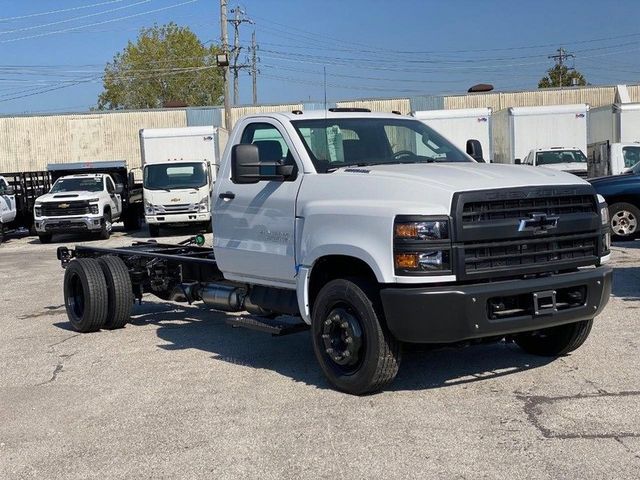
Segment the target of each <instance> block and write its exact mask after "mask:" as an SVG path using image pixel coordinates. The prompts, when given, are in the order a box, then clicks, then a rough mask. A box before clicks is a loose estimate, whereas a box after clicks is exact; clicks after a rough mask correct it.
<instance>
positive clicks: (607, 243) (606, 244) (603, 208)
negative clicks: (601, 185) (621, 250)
mask: <svg viewBox="0 0 640 480" xmlns="http://www.w3.org/2000/svg"><path fill="white" fill-rule="evenodd" d="M600 199H601V197H600V195H598V200H600ZM602 200H604V199H602ZM598 208H600V220H601V221H602V252H601V255H602V256H605V255H608V254H609V253H610V252H611V227H610V226H609V207H608V206H607V204H606V203H604V202H600V203H599V204H598Z"/></svg>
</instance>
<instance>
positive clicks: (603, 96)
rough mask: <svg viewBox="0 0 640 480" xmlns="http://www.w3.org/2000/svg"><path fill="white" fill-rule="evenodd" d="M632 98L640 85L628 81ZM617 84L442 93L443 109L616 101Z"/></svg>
mask: <svg viewBox="0 0 640 480" xmlns="http://www.w3.org/2000/svg"><path fill="white" fill-rule="evenodd" d="M627 88H628V90H629V95H630V96H631V100H632V101H636V102H637V101H639V100H638V99H639V97H640V85H629V86H628V87H627ZM615 95H616V87H615V86H605V87H575V88H562V89H559V88H548V89H546V88H545V89H540V90H530V91H524V92H496V93H493V92H492V93H477V94H469V95H454V96H445V97H444V105H443V108H445V109H452V108H477V107H490V108H492V109H493V110H494V111H495V110H502V109H503V108H509V107H533V106H538V105H568V104H574V103H588V104H589V105H590V106H591V107H594V108H595V107H600V106H603V105H611V104H612V103H613V102H614V101H615Z"/></svg>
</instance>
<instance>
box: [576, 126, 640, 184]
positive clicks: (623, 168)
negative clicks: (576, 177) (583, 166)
mask: <svg viewBox="0 0 640 480" xmlns="http://www.w3.org/2000/svg"><path fill="white" fill-rule="evenodd" d="M638 135H640V132H639V133H638ZM587 155H588V159H587V162H588V171H589V177H604V176H607V175H620V174H621V173H627V172H630V171H631V170H632V169H633V167H635V166H636V165H637V164H638V163H640V142H634V143H609V142H608V141H605V142H598V143H593V144H590V145H589V146H588V147H587Z"/></svg>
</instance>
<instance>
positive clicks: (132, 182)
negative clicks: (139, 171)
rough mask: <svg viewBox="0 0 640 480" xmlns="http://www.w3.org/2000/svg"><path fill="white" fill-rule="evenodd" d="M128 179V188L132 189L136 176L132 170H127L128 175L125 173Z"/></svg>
mask: <svg viewBox="0 0 640 480" xmlns="http://www.w3.org/2000/svg"><path fill="white" fill-rule="evenodd" d="M127 178H128V181H129V188H130V189H133V186H134V185H135V184H136V177H135V175H134V174H133V172H129V175H127Z"/></svg>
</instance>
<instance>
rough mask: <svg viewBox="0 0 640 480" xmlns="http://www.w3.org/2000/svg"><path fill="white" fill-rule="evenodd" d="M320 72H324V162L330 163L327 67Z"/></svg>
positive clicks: (324, 66)
mask: <svg viewBox="0 0 640 480" xmlns="http://www.w3.org/2000/svg"><path fill="white" fill-rule="evenodd" d="M322 71H323V72H324V145H325V148H326V151H325V160H329V161H330V159H331V156H330V154H329V132H328V131H327V130H328V129H329V120H328V119H327V115H328V113H327V112H328V110H327V107H328V105H327V66H326V65H323V66H322Z"/></svg>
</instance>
